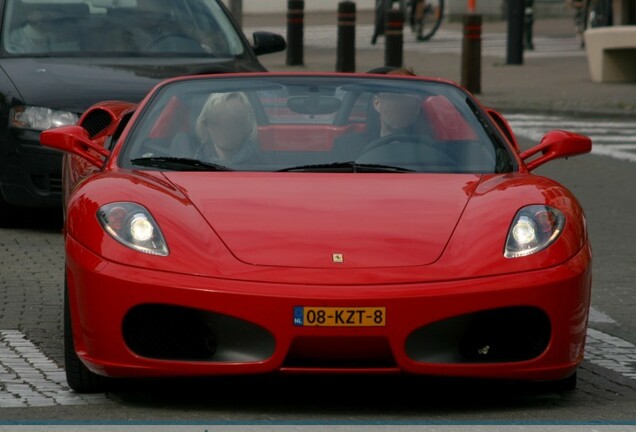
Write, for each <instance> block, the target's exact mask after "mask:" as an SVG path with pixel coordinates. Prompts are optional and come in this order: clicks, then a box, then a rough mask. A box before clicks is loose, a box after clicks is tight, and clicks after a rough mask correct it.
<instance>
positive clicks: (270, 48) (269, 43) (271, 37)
mask: <svg viewBox="0 0 636 432" xmlns="http://www.w3.org/2000/svg"><path fill="white" fill-rule="evenodd" d="M253 38H254V46H253V47H252V48H253V49H254V54H256V55H257V56H259V55H263V54H271V53H275V52H279V51H285V49H286V48H287V42H285V38H283V37H282V36H281V35H279V34H277V33H270V32H264V31H258V32H254V34H253Z"/></svg>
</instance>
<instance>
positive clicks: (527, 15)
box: [523, 0, 534, 50]
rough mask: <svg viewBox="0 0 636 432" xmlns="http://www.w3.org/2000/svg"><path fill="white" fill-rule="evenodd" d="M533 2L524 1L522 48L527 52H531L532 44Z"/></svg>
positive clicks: (531, 0)
mask: <svg viewBox="0 0 636 432" xmlns="http://www.w3.org/2000/svg"><path fill="white" fill-rule="evenodd" d="M533 6H534V0H526V8H525V9H524V11H523V25H524V28H523V47H524V48H525V49H527V50H533V49H534V44H533V43H532V26H533V24H534V8H533Z"/></svg>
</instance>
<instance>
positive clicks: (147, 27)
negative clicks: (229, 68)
mask: <svg viewBox="0 0 636 432" xmlns="http://www.w3.org/2000/svg"><path fill="white" fill-rule="evenodd" d="M4 3H5V14H4V23H3V26H2V28H3V32H4V34H3V35H2V40H3V49H4V51H5V52H6V53H7V54H9V55H16V56H22V55H29V56H32V55H41V56H61V55H65V56H77V57H83V56H86V57H88V56H122V55H129V56H144V55H147V56H156V55H158V54H161V55H172V56H175V55H176V56H180V55H181V56H193V55H194V56H201V57H206V56H210V57H234V56H238V55H241V54H243V51H244V47H243V44H242V42H241V39H240V38H239V36H238V35H237V34H236V30H235V29H234V27H233V26H232V24H231V23H230V22H229V21H228V18H227V17H226V15H225V14H224V13H223V11H222V9H221V7H220V6H219V4H218V3H217V2H216V1H215V0H81V1H80V0H53V1H51V0H6V1H5V2H4Z"/></svg>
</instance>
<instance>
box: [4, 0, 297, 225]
mask: <svg viewBox="0 0 636 432" xmlns="http://www.w3.org/2000/svg"><path fill="white" fill-rule="evenodd" d="M0 11H1V13H2V19H1V20H0V25H1V28H0V226H6V225H7V224H10V223H11V222H12V221H13V220H15V219H16V218H17V217H18V216H19V214H20V210H21V209H24V208H54V207H58V206H61V201H62V199H61V198H62V185H61V160H62V156H61V154H60V153H57V152H55V151H54V150H51V149H48V148H44V147H42V146H41V145H40V142H39V136H40V132H41V131H43V130H45V129H48V128H51V127H57V126H63V125H69V124H74V123H75V122H76V121H77V119H78V117H79V116H80V114H81V113H82V112H83V111H84V110H85V109H86V108H88V107H89V106H90V105H92V104H93V103H95V102H97V101H102V100H105V99H116V100H127V101H131V102H137V101H139V100H141V99H142V98H143V97H144V96H145V95H146V93H147V92H148V91H149V90H150V89H151V88H152V87H153V86H154V85H155V84H156V83H157V82H159V81H160V80H162V79H165V78H168V77H172V76H177V75H192V74H203V73H223V72H231V71H232V72H233V71H244V72H250V71H264V70H265V68H264V66H263V65H262V64H261V63H260V62H259V61H258V59H257V56H258V55H260V54H267V53H273V52H277V51H282V50H284V49H285V45H286V44H285V40H284V39H283V37H282V36H280V35H276V34H272V33H267V32H256V33H254V35H253V43H252V44H250V42H248V40H247V39H246V38H245V36H244V35H243V33H242V32H241V30H240V29H239V27H238V25H237V23H236V21H235V20H234V19H233V18H232V16H231V14H230V13H229V11H228V10H227V8H226V7H225V6H224V5H223V4H222V2H221V0H0Z"/></svg>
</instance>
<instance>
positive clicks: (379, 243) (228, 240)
mask: <svg viewBox="0 0 636 432" xmlns="http://www.w3.org/2000/svg"><path fill="white" fill-rule="evenodd" d="M165 175H166V177H167V178H168V179H169V180H170V181H171V182H172V183H174V184H175V185H176V186H177V187H178V188H179V189H181V190H182V191H183V192H184V193H185V194H186V195H187V196H188V197H189V199H190V201H191V202H192V203H193V204H194V206H195V207H196V208H197V209H198V210H199V212H200V213H201V214H202V215H203V217H204V218H205V219H206V220H207V222H208V223H209V225H210V226H211V227H212V228H213V229H214V230H215V231H216V233H217V234H218V235H219V237H220V238H221V240H222V241H223V242H224V243H225V245H226V246H227V248H228V249H229V250H230V251H231V252H232V253H233V254H234V256H235V257H236V258H237V259H239V260H241V261H243V262H245V263H248V264H253V265H263V266H282V267H302V268H333V267H334V265H338V266H341V267H342V268H371V267H376V268H377V267H400V266H421V265H427V264H431V263H433V262H435V261H436V260H437V259H438V258H439V257H440V255H441V254H442V252H443V250H444V248H445V246H446V244H447V243H448V241H449V239H450V237H451V235H452V233H453V230H454V229H455V227H456V225H457V223H458V220H459V218H460V217H461V215H462V212H463V210H464V208H465V207H466V204H467V202H468V200H469V199H470V196H471V194H472V192H473V191H474V189H475V187H476V185H477V184H478V182H479V176H476V175H457V174H453V175H443V174H418V175H410V174H397V175H396V174H379V175H378V174H324V175H322V174H306V173H305V174H303V173H275V174H274V175H272V174H271V173H269V174H266V173H223V174H221V175H219V173H216V174H212V175H213V176H215V179H214V180H210V181H205V182H202V181H201V178H200V176H192V175H188V174H187V173H176V172H170V173H165Z"/></svg>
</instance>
